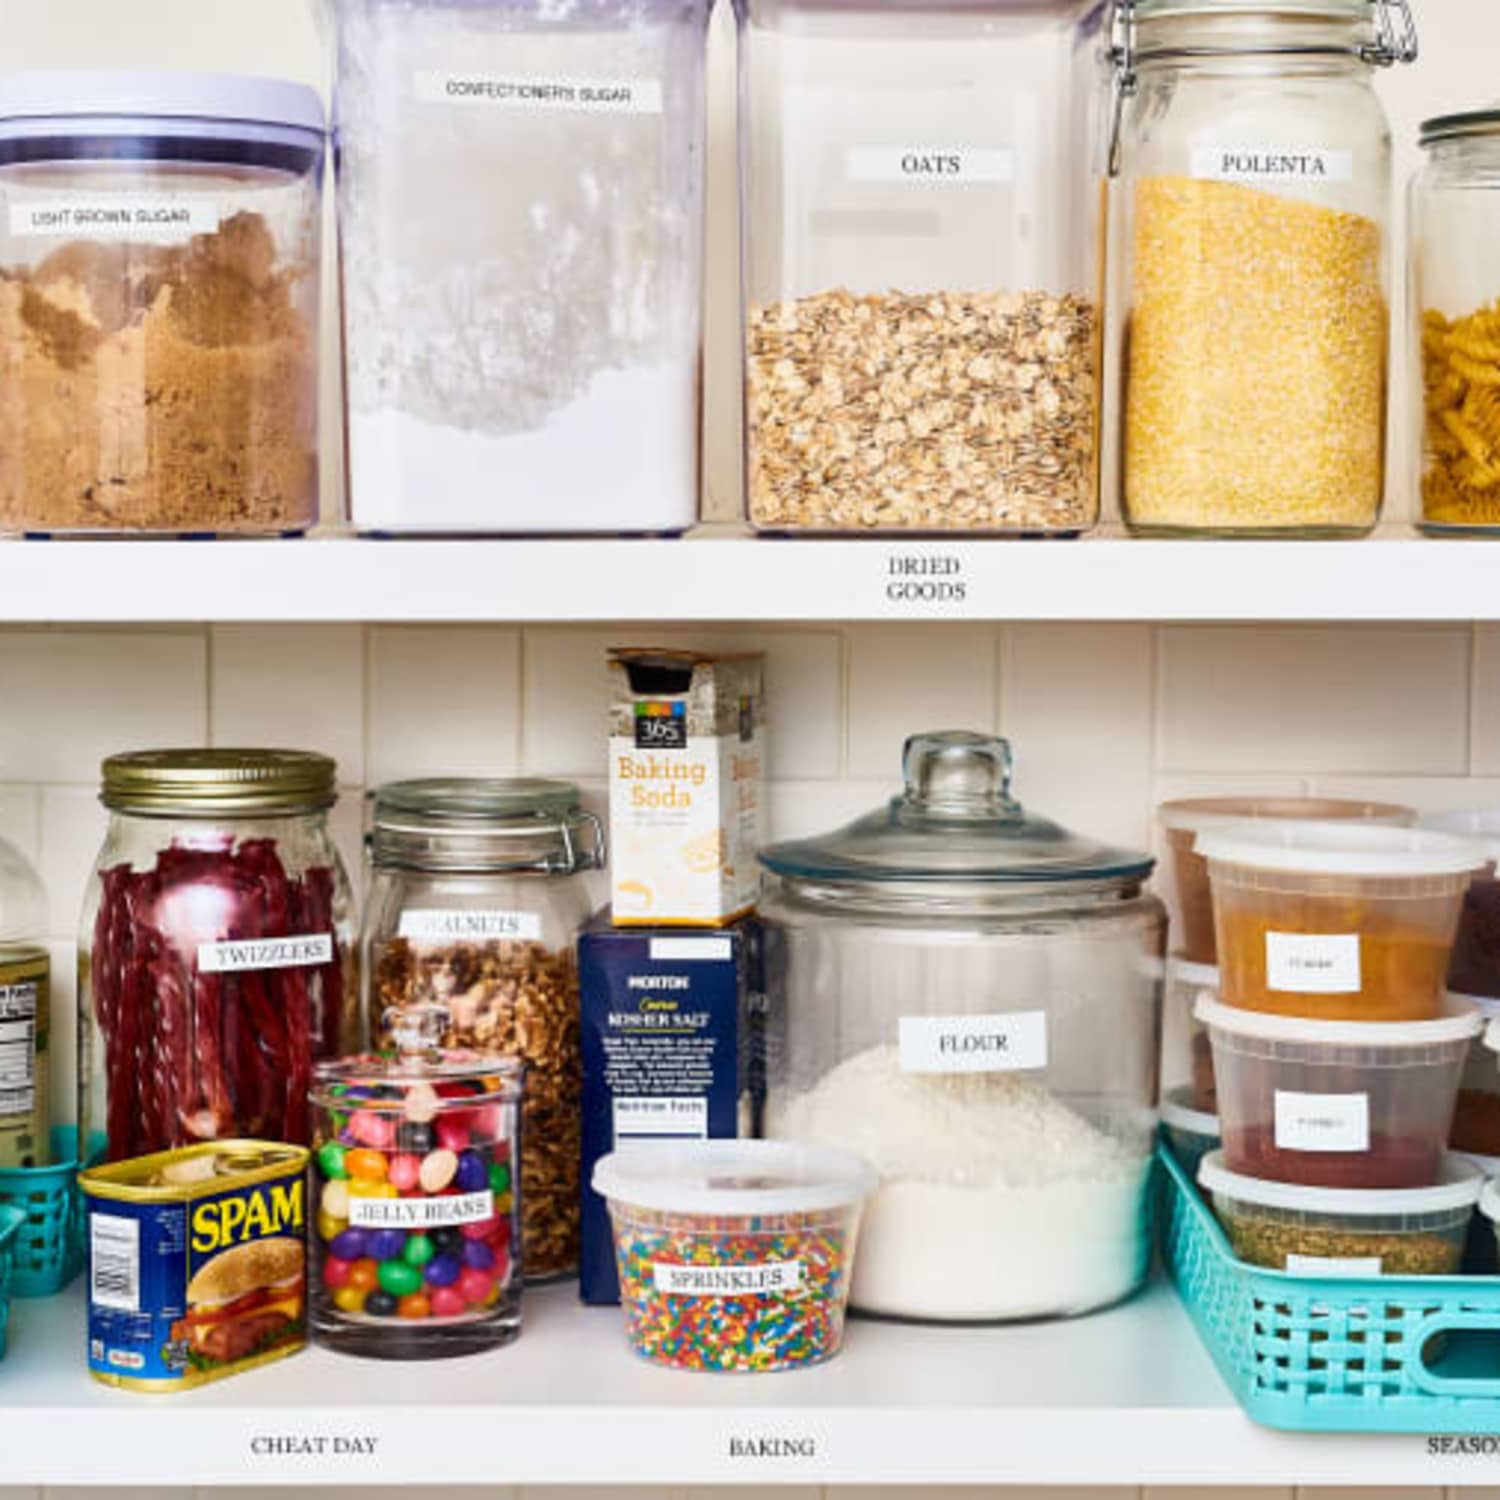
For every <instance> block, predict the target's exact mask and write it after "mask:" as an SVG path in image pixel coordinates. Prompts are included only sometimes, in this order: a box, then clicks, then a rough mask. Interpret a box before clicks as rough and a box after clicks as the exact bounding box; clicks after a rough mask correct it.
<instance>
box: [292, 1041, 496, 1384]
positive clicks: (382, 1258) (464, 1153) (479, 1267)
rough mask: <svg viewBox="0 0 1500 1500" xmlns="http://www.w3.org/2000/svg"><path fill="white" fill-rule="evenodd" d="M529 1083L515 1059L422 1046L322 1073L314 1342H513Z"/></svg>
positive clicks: (363, 1345) (406, 1345) (416, 1350)
mask: <svg viewBox="0 0 1500 1500" xmlns="http://www.w3.org/2000/svg"><path fill="white" fill-rule="evenodd" d="M404 1014H406V1013H404ZM418 1040H419V1041H420V1039H418ZM521 1086H522V1085H521V1071H520V1068H519V1066H518V1065H517V1064H516V1063H515V1062H514V1061H512V1060H511V1059H509V1058H503V1057H498V1056H494V1055H486V1054H480V1053H470V1052H462V1053H459V1052H451V1051H448V1052H445V1051H441V1050H438V1049H435V1048H428V1047H425V1046H421V1045H412V1046H404V1047H403V1049H402V1051H401V1052H400V1053H399V1054H398V1056H397V1057H396V1058H395V1059H391V1058H389V1057H378V1056H365V1057H351V1058H345V1059H342V1060H341V1061H339V1062H336V1063H326V1064H323V1065H321V1066H320V1067H319V1069H318V1074H317V1083H316V1084H315V1086H314V1088H313V1090H312V1096H311V1097H312V1104H313V1117H314V1130H315V1134H316V1140H315V1154H314V1177H315V1189H316V1194H315V1202H316V1204H317V1214H316V1217H315V1223H314V1229H315V1243H314V1260H315V1268H316V1274H315V1275H314V1277H313V1279H312V1281H313V1285H312V1319H313V1337H314V1338H315V1339H316V1340H317V1341H318V1342H320V1343H324V1344H327V1345H328V1346H329V1347H331V1348H334V1349H340V1350H344V1351H346V1352H348V1353H352V1354H364V1355H373V1356H376V1357H379V1358H389V1359H424V1358H434V1357H439V1356H442V1355H448V1354H468V1353H472V1352H474V1351H476V1350H480V1349H487V1348H492V1347H494V1346H496V1345H498V1344H503V1343H507V1342H509V1340H511V1339H512V1338H514V1337H515V1336H516V1334H517V1333H518V1332H519V1329H520V1294H521V1278H520V1267H519V1266H518V1265H516V1263H515V1260H514V1259H513V1257H512V1255H511V1253H510V1252H511V1246H512V1245H514V1244H517V1243H519V1241H518V1239H517V1235H518V1233H519V1227H520V1219H519V1214H520V1203H519V1193H518V1192H517V1184H518V1182H519V1177H518V1174H517V1172H516V1170H515V1167H516V1161H517V1152H516V1147H517V1142H518V1133H519V1120H520V1099H521Z"/></svg>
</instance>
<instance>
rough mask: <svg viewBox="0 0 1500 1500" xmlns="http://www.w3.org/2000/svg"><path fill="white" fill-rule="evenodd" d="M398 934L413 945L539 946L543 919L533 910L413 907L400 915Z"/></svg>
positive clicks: (397, 927)
mask: <svg viewBox="0 0 1500 1500" xmlns="http://www.w3.org/2000/svg"><path fill="white" fill-rule="evenodd" d="M396 935H397V936H398V937H404V938H407V939H409V940H411V941H413V942H419V943H421V942H463V941H464V940H466V939H467V940H468V941H470V942H478V943H486V942H489V943H494V942H507V941H511V942H518V943H539V942H541V940H542V919H541V916H540V915H539V914H538V913H537V912H534V911H459V910H447V909H439V908H435V907H413V908H412V909H410V910H408V911H403V912H402V913H401V920H400V922H399V923H398V924H397V926H396Z"/></svg>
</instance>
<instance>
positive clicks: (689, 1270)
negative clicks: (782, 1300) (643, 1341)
mask: <svg viewBox="0 0 1500 1500" xmlns="http://www.w3.org/2000/svg"><path fill="white" fill-rule="evenodd" d="M805 1274H806V1273H805V1268H804V1266H803V1263H802V1262H801V1261H800V1260H768V1261H762V1262H761V1263H760V1264H759V1265H752V1266H684V1265H678V1264H676V1263H675V1262H672V1261H660V1260H659V1261H655V1262H653V1264H652V1267H651V1279H652V1282H653V1284H654V1285H655V1287H656V1290H657V1291H658V1292H660V1293H662V1294H663V1295H664V1296H669V1297H754V1296H757V1295H759V1294H761V1293H771V1292H795V1291H796V1290H797V1289H798V1288H799V1287H800V1286H801V1285H802V1279H803V1276H804V1275H805Z"/></svg>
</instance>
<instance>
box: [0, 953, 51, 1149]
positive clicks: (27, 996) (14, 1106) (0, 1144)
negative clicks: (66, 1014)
mask: <svg viewBox="0 0 1500 1500" xmlns="http://www.w3.org/2000/svg"><path fill="white" fill-rule="evenodd" d="M51 973H52V966H51V962H50V960H49V959H48V957H47V950H46V949H45V948H42V947H39V946H34V945H32V944H30V943H22V944H11V943H3V942H0V1170H8V1169H11V1168H16V1167H45V1166H46V1165H47V1161H48V1132H49V1128H50V1124H51V1120H50V1112H49V1110H48V1107H47V1036H48V1032H49V1029H50V1025H49V1006H48V996H49V991H50V986H51Z"/></svg>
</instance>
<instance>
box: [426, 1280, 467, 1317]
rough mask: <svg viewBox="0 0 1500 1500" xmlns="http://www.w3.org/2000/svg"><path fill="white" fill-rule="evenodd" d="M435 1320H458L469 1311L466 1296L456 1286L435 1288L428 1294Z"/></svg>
mask: <svg viewBox="0 0 1500 1500" xmlns="http://www.w3.org/2000/svg"><path fill="white" fill-rule="evenodd" d="M427 1301H428V1305H429V1306H430V1307H431V1308H432V1315H433V1317H435V1318H456V1317H458V1315H459V1314H460V1313H465V1312H467V1311H468V1310H469V1304H468V1303H467V1302H465V1301H464V1294H463V1293H462V1292H461V1291H459V1289H458V1288H457V1287H455V1286H435V1287H433V1288H432V1289H431V1290H430V1291H429V1292H428V1294H427Z"/></svg>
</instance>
